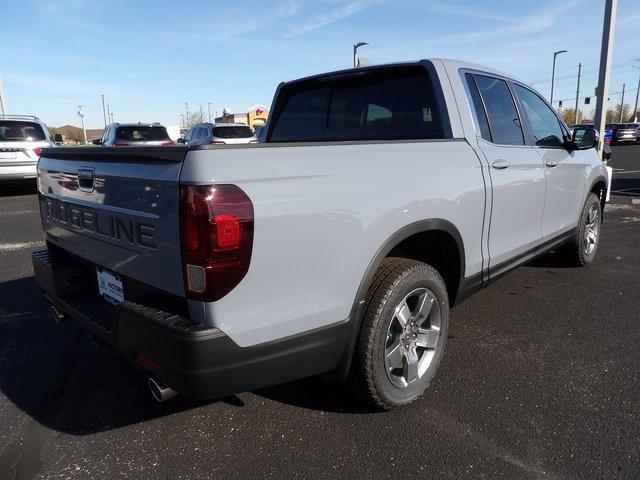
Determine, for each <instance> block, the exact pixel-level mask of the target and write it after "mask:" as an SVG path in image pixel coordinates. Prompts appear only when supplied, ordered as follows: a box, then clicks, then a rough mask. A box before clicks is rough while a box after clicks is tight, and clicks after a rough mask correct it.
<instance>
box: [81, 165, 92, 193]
mask: <svg viewBox="0 0 640 480" xmlns="http://www.w3.org/2000/svg"><path fill="white" fill-rule="evenodd" d="M78 187H80V190H81V191H83V192H93V169H92V168H79V169H78Z"/></svg>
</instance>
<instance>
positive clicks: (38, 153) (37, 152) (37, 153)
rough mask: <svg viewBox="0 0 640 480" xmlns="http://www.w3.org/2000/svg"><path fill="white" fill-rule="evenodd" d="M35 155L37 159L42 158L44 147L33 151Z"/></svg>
mask: <svg viewBox="0 0 640 480" xmlns="http://www.w3.org/2000/svg"><path fill="white" fill-rule="evenodd" d="M33 153H35V154H36V157H40V155H41V154H42V147H36V148H34V149H33Z"/></svg>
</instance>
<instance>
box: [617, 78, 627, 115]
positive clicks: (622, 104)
mask: <svg viewBox="0 0 640 480" xmlns="http://www.w3.org/2000/svg"><path fill="white" fill-rule="evenodd" d="M626 86H627V84H626V83H623V84H622V98H621V99H620V120H618V123H622V114H623V113H624V88H625V87H626Z"/></svg>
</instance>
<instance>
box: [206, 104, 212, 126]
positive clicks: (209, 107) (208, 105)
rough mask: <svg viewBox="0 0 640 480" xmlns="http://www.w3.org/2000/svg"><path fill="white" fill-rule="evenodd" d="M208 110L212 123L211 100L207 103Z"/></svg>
mask: <svg viewBox="0 0 640 480" xmlns="http://www.w3.org/2000/svg"><path fill="white" fill-rule="evenodd" d="M207 112H208V113H209V123H211V102H209V103H207Z"/></svg>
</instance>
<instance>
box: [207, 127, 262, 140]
mask: <svg viewBox="0 0 640 480" xmlns="http://www.w3.org/2000/svg"><path fill="white" fill-rule="evenodd" d="M213 136H214V137H218V138H250V137H253V132H252V131H251V129H250V128H249V127H243V126H238V127H236V126H228V127H214V128H213Z"/></svg>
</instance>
